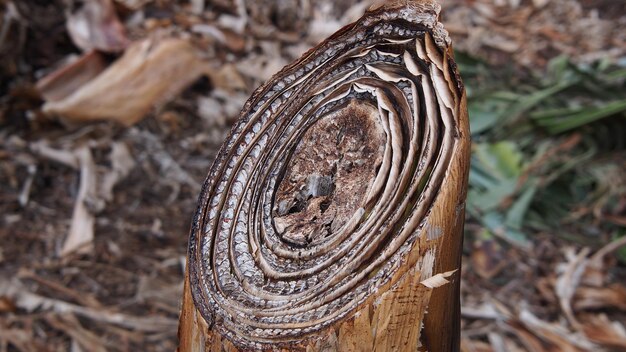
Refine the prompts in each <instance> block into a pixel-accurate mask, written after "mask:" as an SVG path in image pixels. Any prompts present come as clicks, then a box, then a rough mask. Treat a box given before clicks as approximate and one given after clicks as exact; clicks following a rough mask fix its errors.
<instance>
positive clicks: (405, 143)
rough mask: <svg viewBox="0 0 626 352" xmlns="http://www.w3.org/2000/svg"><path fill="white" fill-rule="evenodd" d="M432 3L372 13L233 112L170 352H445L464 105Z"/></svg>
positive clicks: (451, 316)
mask: <svg viewBox="0 0 626 352" xmlns="http://www.w3.org/2000/svg"><path fill="white" fill-rule="evenodd" d="M438 14H439V5H437V4H436V3H435V2H434V1H428V0H421V1H406V0H404V1H392V2H388V3H386V4H385V5H382V6H378V7H377V8H372V9H370V10H369V11H368V12H367V13H366V14H365V15H364V16H363V17H362V18H361V19H360V20H359V21H357V22H355V23H353V24H350V25H348V26H346V27H344V28H343V29H341V30H340V31H339V32H337V33H336V34H334V35H333V36H331V37H330V38H328V39H327V40H326V41H324V42H323V43H321V44H320V45H318V46H317V47H315V48H314V49H312V50H310V51H309V52H307V53H306V54H304V56H303V57H302V58H301V59H299V60H298V61H296V62H294V63H293V64H291V65H289V66H287V67H286V68H284V69H283V70H282V71H281V72H279V73H278V74H277V75H276V76H274V77H273V78H272V79H271V80H270V81H269V82H267V83H266V84H264V85H263V86H262V87H260V88H259V89H258V90H257V91H256V92H255V93H254V94H253V95H252V97H251V98H250V99H249V100H248V102H247V103H246V104H245V106H244V108H243V111H242V113H241V116H240V119H239V121H238V122H237V123H236V124H235V126H234V127H233V129H232V132H231V134H230V136H229V137H228V139H227V140H226V142H225V143H224V145H223V146H222V149H221V150H220V152H219V154H218V156H217V158H216V160H215V162H214V164H213V166H212V167H211V169H210V172H209V175H208V178H207V180H206V183H205V185H204V187H203V191H202V194H201V195H200V199H199V207H198V211H197V213H196V216H195V218H194V221H193V227H192V231H191V236H190V243H189V252H188V265H187V275H186V280H185V291H184V298H183V310H182V313H181V320H180V327H179V338H180V347H179V351H182V352H188V351H212V352H214V351H257V350H263V351H274V350H277V351H417V350H422V351H425V350H428V351H457V350H458V349H459V339H460V337H459V331H460V326H459V324H460V307H459V278H460V265H461V263H460V255H461V245H462V232H463V220H464V210H465V207H464V205H465V196H466V188H467V176H468V166H469V124H468V117H467V108H466V100H465V92H464V89H463V85H462V83H461V80H460V77H459V74H458V72H457V71H456V65H455V63H454V60H453V58H452V49H451V47H450V40H449V38H448V36H447V33H446V32H445V30H444V29H443V27H442V26H441V24H439V22H438V21H437V18H438Z"/></svg>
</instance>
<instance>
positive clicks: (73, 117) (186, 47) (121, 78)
mask: <svg viewBox="0 0 626 352" xmlns="http://www.w3.org/2000/svg"><path fill="white" fill-rule="evenodd" d="M205 71H206V67H205V64H204V63H203V62H202V61H201V60H200V58H199V56H198V55H197V53H196V51H195V49H194V48H193V46H192V45H191V44H190V43H189V42H188V41H187V40H184V39H175V38H150V39H146V40H143V41H141V42H137V43H135V44H133V45H132V46H131V47H129V48H128V50H127V51H126V52H125V53H124V55H123V56H122V57H121V58H120V59H119V60H117V61H116V62H115V63H113V64H112V65H111V66H110V67H109V68H107V69H106V70H105V71H104V72H102V74H100V75H99V76H97V77H96V78H94V79H93V80H91V81H90V82H88V83H87V84H85V85H84V86H82V87H81V88H80V89H78V90H77V91H75V92H74V93H73V94H71V95H69V96H68V97H66V98H65V99H63V100H60V101H48V102H46V104H45V105H44V106H43V111H44V112H45V113H48V114H54V115H59V116H61V117H62V118H64V119H67V120H69V121H75V122H84V121H93V120H107V119H108V120H114V121H117V122H119V123H121V124H124V125H127V126H129V125H132V124H134V123H136V122H138V121H139V120H141V119H142V118H143V117H144V115H145V114H146V113H147V112H148V111H150V109H151V108H152V107H154V106H155V105H160V104H164V103H165V102H166V101H167V100H168V99H169V98H171V97H172V96H174V95H176V94H178V93H179V92H180V91H181V90H182V89H184V88H185V87H187V86H188V85H189V84H191V83H192V82H193V81H194V80H196V79H197V78H198V77H200V76H201V75H202V74H203V73H204V72H205Z"/></svg>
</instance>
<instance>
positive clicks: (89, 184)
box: [60, 146, 97, 256]
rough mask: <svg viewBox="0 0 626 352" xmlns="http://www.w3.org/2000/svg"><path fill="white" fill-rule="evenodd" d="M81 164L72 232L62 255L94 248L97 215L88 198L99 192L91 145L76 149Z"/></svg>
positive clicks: (88, 250) (89, 250)
mask: <svg viewBox="0 0 626 352" xmlns="http://www.w3.org/2000/svg"><path fill="white" fill-rule="evenodd" d="M76 157H77V158H78V161H79V164H80V186H79V188H78V196H77V197H76V201H75V203H74V213H73V214H72V224H71V226H70V232H69V234H68V235H67V238H66V239H65V242H64V243H63V248H62V249H61V253H60V254H61V256H66V255H68V254H70V253H89V252H91V250H92V249H93V238H94V224H95V217H94V215H93V214H92V213H91V211H90V210H89V209H88V208H87V204H86V202H87V200H88V199H89V198H90V197H91V198H95V196H96V192H97V176H96V164H94V162H93V158H92V157H91V151H90V150H89V147H86V146H84V147H81V148H80V149H78V150H77V151H76Z"/></svg>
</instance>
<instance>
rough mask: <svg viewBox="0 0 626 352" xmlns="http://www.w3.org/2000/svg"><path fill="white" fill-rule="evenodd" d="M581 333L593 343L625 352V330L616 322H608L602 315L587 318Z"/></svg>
mask: <svg viewBox="0 0 626 352" xmlns="http://www.w3.org/2000/svg"><path fill="white" fill-rule="evenodd" d="M583 331H584V332H585V335H587V337H588V338H589V339H590V340H592V341H593V342H595V343H598V344H601V345H603V346H605V347H608V348H612V349H615V350H616V351H624V350H626V328H624V325H623V324H621V323H619V322H617V321H614V322H612V321H610V320H609V318H607V316H606V315H604V314H600V315H597V316H589V317H587V319H586V321H585V324H584V328H583Z"/></svg>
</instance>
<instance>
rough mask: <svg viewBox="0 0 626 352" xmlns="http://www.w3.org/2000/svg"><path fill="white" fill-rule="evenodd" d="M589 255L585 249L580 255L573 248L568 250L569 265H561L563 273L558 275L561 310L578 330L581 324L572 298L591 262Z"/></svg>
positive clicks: (557, 290) (557, 293)
mask: <svg viewBox="0 0 626 352" xmlns="http://www.w3.org/2000/svg"><path fill="white" fill-rule="evenodd" d="M588 254H589V248H583V249H582V250H581V251H580V252H578V253H575V251H574V249H573V248H568V249H567V250H566V253H565V255H566V258H567V263H563V264H562V265H561V272H559V273H557V279H556V284H555V292H556V295H557V296H558V297H559V303H560V305H561V309H562V310H563V313H564V314H565V316H566V317H567V319H568V320H569V322H570V323H571V324H572V326H574V328H576V329H579V327H580V323H579V322H578V321H577V320H576V317H575V315H574V312H573V310H572V298H573V297H574V293H575V292H576V289H577V288H578V286H579V285H580V281H581V279H582V276H583V274H584V272H585V268H586V266H587V263H588V262H589V260H588V259H587V255H588Z"/></svg>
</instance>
